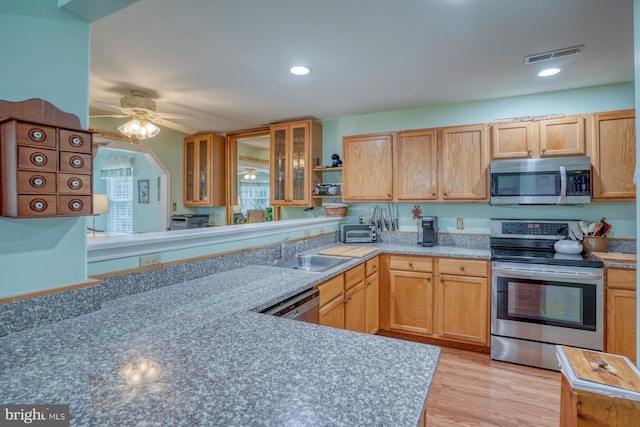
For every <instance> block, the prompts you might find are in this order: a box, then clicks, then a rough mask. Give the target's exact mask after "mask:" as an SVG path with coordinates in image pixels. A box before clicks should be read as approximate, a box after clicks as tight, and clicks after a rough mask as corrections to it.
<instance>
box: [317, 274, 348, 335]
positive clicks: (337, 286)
mask: <svg viewBox="0 0 640 427" xmlns="http://www.w3.org/2000/svg"><path fill="white" fill-rule="evenodd" d="M318 290H319V291H320V324H321V325H323V326H331V327H333V328H339V329H344V275H342V274H339V275H337V276H335V277H333V278H331V279H329V280H327V281H326V282H323V283H321V284H319V285H318Z"/></svg>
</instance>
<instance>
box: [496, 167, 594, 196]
mask: <svg viewBox="0 0 640 427" xmlns="http://www.w3.org/2000/svg"><path fill="white" fill-rule="evenodd" d="M590 202H591V163H590V161H589V157H556V158H544V159H516V160H494V161H492V162H491V204H492V205H574V204H576V205H577V204H583V203H590Z"/></svg>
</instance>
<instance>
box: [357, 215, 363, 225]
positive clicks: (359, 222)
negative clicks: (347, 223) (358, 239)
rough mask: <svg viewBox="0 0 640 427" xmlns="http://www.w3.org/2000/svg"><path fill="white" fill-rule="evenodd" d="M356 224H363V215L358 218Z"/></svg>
mask: <svg viewBox="0 0 640 427" xmlns="http://www.w3.org/2000/svg"><path fill="white" fill-rule="evenodd" d="M358 224H364V215H360V216H359V217H358Z"/></svg>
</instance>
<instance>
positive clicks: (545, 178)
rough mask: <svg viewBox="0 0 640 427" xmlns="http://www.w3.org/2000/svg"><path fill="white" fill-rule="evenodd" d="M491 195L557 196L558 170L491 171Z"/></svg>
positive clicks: (558, 186)
mask: <svg viewBox="0 0 640 427" xmlns="http://www.w3.org/2000/svg"><path fill="white" fill-rule="evenodd" d="M491 181H492V183H491V192H492V194H491V195H492V196H494V197H497V196H559V195H560V172H559V171H557V172H518V173H493V174H492V175H491Z"/></svg>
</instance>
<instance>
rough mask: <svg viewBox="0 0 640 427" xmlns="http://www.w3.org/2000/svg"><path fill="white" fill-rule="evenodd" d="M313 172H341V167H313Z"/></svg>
mask: <svg viewBox="0 0 640 427" xmlns="http://www.w3.org/2000/svg"><path fill="white" fill-rule="evenodd" d="M313 171H314V172H342V168H341V167H339V168H330V167H324V168H313Z"/></svg>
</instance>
